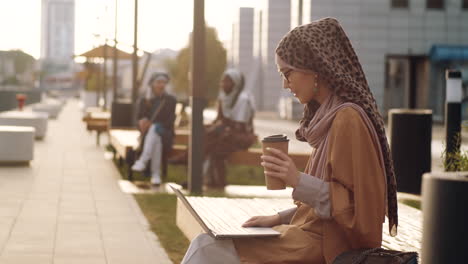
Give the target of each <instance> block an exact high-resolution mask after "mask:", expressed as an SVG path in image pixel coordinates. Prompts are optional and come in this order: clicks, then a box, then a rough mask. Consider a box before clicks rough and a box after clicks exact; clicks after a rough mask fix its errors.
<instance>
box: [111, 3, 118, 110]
mask: <svg viewBox="0 0 468 264" xmlns="http://www.w3.org/2000/svg"><path fill="white" fill-rule="evenodd" d="M117 60H118V53H117V0H115V25H114V67H113V79H112V84H113V93H112V98H113V100H112V101H114V102H117Z"/></svg>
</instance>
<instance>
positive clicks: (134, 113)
mask: <svg viewBox="0 0 468 264" xmlns="http://www.w3.org/2000/svg"><path fill="white" fill-rule="evenodd" d="M133 25H134V28H133V56H132V65H133V76H132V84H133V86H132V123H133V125H135V124H136V119H137V107H138V106H137V99H138V53H137V52H138V0H135V15H134V24H133Z"/></svg>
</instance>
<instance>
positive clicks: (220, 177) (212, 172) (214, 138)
mask: <svg viewBox="0 0 468 264" xmlns="http://www.w3.org/2000/svg"><path fill="white" fill-rule="evenodd" d="M220 88H221V91H220V93H219V97H218V110H217V112H218V113H217V117H216V119H215V120H214V121H213V122H212V123H211V124H210V125H208V126H206V127H205V148H204V150H205V161H204V163H203V176H204V185H205V186H207V187H212V188H224V186H225V185H226V180H225V161H226V159H227V157H228V156H229V155H230V154H231V153H233V152H235V151H239V150H243V149H248V148H249V147H250V146H252V145H253V144H254V143H255V142H256V140H257V137H256V135H255V134H254V129H253V118H254V114H255V106H254V100H253V97H252V95H251V94H250V93H249V92H247V91H245V90H244V76H243V75H242V73H241V72H240V71H238V70H236V69H228V70H226V71H225V72H224V74H223V77H222V79H221V82H220ZM187 157H188V153H184V154H182V155H180V156H178V157H174V158H173V159H171V160H170V162H172V163H182V164H186V163H187ZM186 185H187V183H186V182H185V183H182V186H183V187H184V188H185V187H186Z"/></svg>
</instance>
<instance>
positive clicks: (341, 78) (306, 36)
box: [276, 18, 398, 236]
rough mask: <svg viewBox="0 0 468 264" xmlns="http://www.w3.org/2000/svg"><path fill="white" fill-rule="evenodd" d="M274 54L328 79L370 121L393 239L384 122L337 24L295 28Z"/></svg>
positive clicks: (310, 108)
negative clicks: (378, 150)
mask: <svg viewBox="0 0 468 264" xmlns="http://www.w3.org/2000/svg"><path fill="white" fill-rule="evenodd" d="M276 55H277V56H278V57H280V58H281V59H282V60H283V61H284V62H286V63H287V64H289V65H291V66H293V67H294V68H298V69H304V70H310V71H313V72H315V73H317V74H318V76H319V77H320V79H323V80H328V84H329V86H330V87H331V88H332V89H333V92H334V94H335V95H336V96H338V97H339V98H341V99H342V100H343V101H344V102H352V103H355V104H357V105H359V106H360V107H361V108H362V109H363V110H364V111H365V112H366V114H367V116H368V117H369V118H370V119H371V121H372V124H373V125H374V128H375V130H376V132H377V135H378V138H379V141H380V145H381V147H382V154H383V157H384V164H385V174H386V177H387V216H388V219H389V229H390V235H391V236H395V235H396V233H397V226H398V208H397V198H396V180H395V172H394V170H393V161H392V157H391V155H390V148H389V146H388V142H387V137H386V135H385V128H384V121H383V119H382V116H381V115H380V114H379V111H378V108H377V104H376V102H375V99H374V97H373V95H372V92H371V91H370V89H369V85H368V84H367V81H366V77H365V76H364V72H363V70H362V68H361V64H360V63H359V60H358V58H357V56H356V53H355V52H354V49H353V47H352V45H351V42H350V41H349V39H348V37H347V36H346V34H345V32H344V30H343V28H342V27H341V25H340V23H339V22H338V21H337V20H336V19H334V18H324V19H320V20H317V21H314V22H312V23H310V24H306V25H302V26H299V27H296V28H294V29H293V30H291V31H290V32H289V33H288V34H286V36H284V37H283V39H282V40H281V41H280V43H279V44H278V47H277V48H276ZM318 107H319V105H318V103H316V102H315V101H312V102H310V103H308V104H307V105H306V106H305V107H304V116H303V118H302V120H301V122H300V125H301V127H302V128H303V127H307V126H308V125H309V123H310V121H311V120H312V118H313V117H314V115H315V113H316V111H317V109H318ZM296 136H297V138H298V140H301V141H306V140H305V138H303V137H302V136H301V135H300V133H296Z"/></svg>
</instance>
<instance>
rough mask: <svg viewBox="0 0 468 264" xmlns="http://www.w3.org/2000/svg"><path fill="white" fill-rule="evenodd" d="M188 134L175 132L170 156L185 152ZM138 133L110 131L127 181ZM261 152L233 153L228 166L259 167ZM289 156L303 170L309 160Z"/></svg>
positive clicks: (249, 150)
mask: <svg viewBox="0 0 468 264" xmlns="http://www.w3.org/2000/svg"><path fill="white" fill-rule="evenodd" d="M189 135H190V132H189V131H188V130H176V135H175V138H174V145H173V147H172V151H171V153H170V156H178V155H180V154H182V153H184V152H186V151H187V145H188V141H189ZM139 136H140V132H139V131H138V130H136V129H110V130H109V141H110V144H111V145H112V146H113V147H114V149H115V154H116V155H118V158H119V166H122V165H123V162H124V161H125V162H126V164H127V165H128V168H127V176H128V179H129V180H133V177H132V176H133V173H132V171H131V166H132V165H133V163H134V162H135V150H136V148H137V147H138V137H139ZM261 155H262V150H261V149H258V148H250V149H248V150H244V151H237V152H234V153H233V154H232V155H231V156H230V157H229V159H228V163H229V164H233V165H248V166H260V156H261ZM289 156H290V157H291V158H292V159H293V160H294V162H295V164H296V165H297V166H298V167H299V168H301V167H302V168H304V167H305V165H306V164H307V161H308V159H309V155H308V154H307V153H289ZM167 158H169V157H163V164H162V168H163V175H164V176H165V175H166V173H167Z"/></svg>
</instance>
